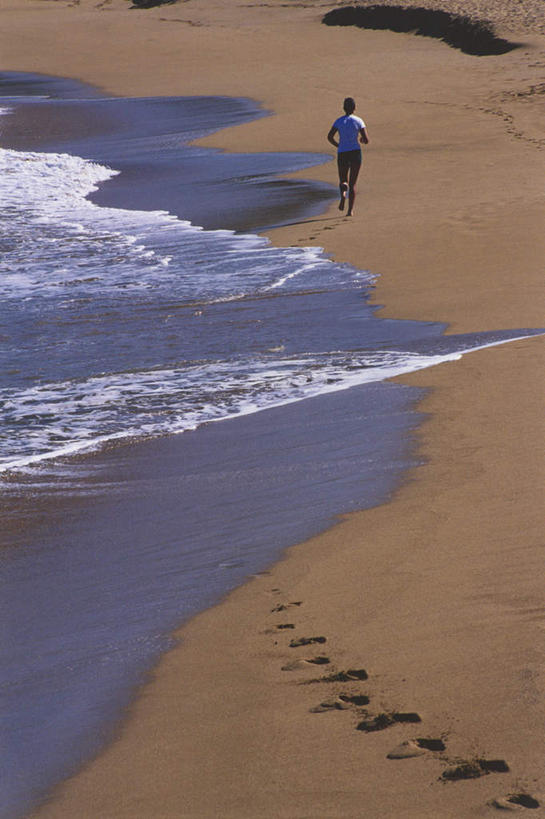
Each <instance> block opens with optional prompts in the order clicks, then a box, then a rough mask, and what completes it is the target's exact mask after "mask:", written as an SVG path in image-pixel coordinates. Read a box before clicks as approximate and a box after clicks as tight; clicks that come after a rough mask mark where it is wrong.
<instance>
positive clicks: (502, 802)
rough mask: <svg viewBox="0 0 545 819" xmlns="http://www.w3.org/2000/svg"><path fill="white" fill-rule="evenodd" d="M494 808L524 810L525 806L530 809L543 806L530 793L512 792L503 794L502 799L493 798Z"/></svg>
mask: <svg viewBox="0 0 545 819" xmlns="http://www.w3.org/2000/svg"><path fill="white" fill-rule="evenodd" d="M490 805H491V806H492V807H493V808H497V809H498V810H509V811H513V812H515V811H522V810H524V809H525V808H528V809H529V810H537V808H539V807H541V804H540V802H539V801H538V800H537V799H535V798H534V797H533V796H530V794H529V793H510V794H508V795H507V796H502V797H501V798H500V799H493V800H492V802H490Z"/></svg>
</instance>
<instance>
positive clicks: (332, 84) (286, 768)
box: [0, 0, 545, 819]
mask: <svg viewBox="0 0 545 819" xmlns="http://www.w3.org/2000/svg"><path fill="white" fill-rule="evenodd" d="M402 5H403V6H409V5H413V6H416V5H418V6H425V7H428V8H439V9H440V8H442V9H445V8H447V9H448V10H449V11H453V12H456V11H460V12H462V13H464V14H469V13H470V14H472V15H474V16H476V17H479V18H480V19H486V20H489V21H491V22H492V23H495V24H496V25H497V31H498V34H500V35H501V36H502V37H505V38H507V39H509V40H511V41H513V42H516V43H518V44H519V47H518V48H516V49H514V50H512V51H509V52H508V53H505V54H501V55H498V56H471V55H468V54H464V53H462V52H461V51H460V50H459V49H455V48H451V47H449V46H448V45H446V44H445V43H444V42H441V41H440V40H438V39H430V38H427V37H422V36H414V35H412V34H394V33H391V32H388V31H370V30H362V29H359V28H353V27H348V28H347V27H328V26H325V25H323V24H322V23H321V18H322V16H323V15H324V14H325V13H326V12H327V11H329V10H330V9H331V8H333V7H334V6H333V4H328V3H322V2H320V3H316V4H307V3H295V2H294V3H293V4H289V3H285V2H282V0H269V2H266V3H259V2H256V3H241V4H238V3H235V2H233V0H211V2H207V3H206V4H205V5H204V6H203V4H202V3H199V2H197V0H187V1H186V2H178V3H174V4H168V5H163V6H160V7H158V8H154V9H149V10H131V9H130V6H129V4H128V3H127V2H125V0H111V1H110V2H108V0H105V2H101V3H96V2H95V0H92V2H91V1H90V0H81V2H79V3H77V2H76V3H65V2H61V0H25V3H24V4H22V3H21V2H18V0H0V9H1V10H2V19H3V26H2V33H1V34H0V37H1V40H2V55H3V60H2V67H3V69H4V70H17V71H34V72H41V73H45V74H56V75H58V76H70V77H74V78H78V79H82V80H85V81H87V82H90V83H93V84H95V85H97V86H100V87H102V88H104V89H106V90H108V91H110V92H113V93H117V94H126V95H129V94H131V95H160V94H175V95H192V94H226V95H233V96H246V97H252V98H254V99H257V100H260V101H261V102H262V103H263V105H264V106H265V107H266V108H268V109H269V110H271V111H274V115H273V116H270V117H267V118H264V119H260V120H257V121H255V122H252V123H250V124H247V125H245V126H242V127H239V128H233V129H228V130H226V131H223V132H221V133H218V134H214V135H213V136H211V137H208V138H207V139H205V140H204V141H203V142H204V143H205V144H207V145H214V146H218V147H221V148H225V149H227V150H237V151H268V150H271V151H282V150H301V151H307V150H308V151H318V152H323V153H327V152H328V151H329V150H330V146H328V144H327V142H326V134H327V131H328V130H329V127H330V125H331V123H332V122H333V120H334V119H335V118H336V117H337V116H338V115H339V114H340V112H341V111H340V109H341V103H342V99H343V97H344V96H346V95H348V94H350V95H352V96H354V97H355V98H356V101H357V104H358V108H357V113H359V114H360V115H361V116H362V117H363V118H364V119H365V121H366V124H367V126H368V132H369V136H370V145H369V146H368V148H366V149H365V152H364V154H365V155H364V166H363V169H362V173H361V176H360V183H359V191H358V194H359V195H358V200H357V203H356V215H355V217H354V218H352V219H347V218H346V217H345V216H343V215H340V214H339V212H338V210H337V208H336V204H333V205H332V206H331V209H330V210H329V211H328V212H327V213H325V214H323V215H322V216H319V217H316V218H313V219H311V220H309V221H306V222H304V223H301V224H297V225H291V226H289V227H285V228H281V229H278V230H276V231H272V232H271V239H272V241H273V242H275V243H278V244H279V245H290V244H294V245H300V246H305V245H318V246H321V247H324V248H325V249H326V251H327V252H328V253H330V254H331V255H333V256H334V257H335V258H336V259H339V260H345V261H350V262H351V263H352V264H353V265H355V266H358V267H361V268H364V269H368V270H371V271H372V272H373V273H376V274H380V276H379V278H378V280H377V284H376V289H375V292H374V297H373V298H374V301H375V302H376V304H377V305H381V306H382V311H383V312H382V315H388V316H392V317H396V318H414V319H423V320H430V321H442V322H445V323H448V324H449V331H450V332H469V331H478V330H491V329H506V328H522V327H539V326H541V325H542V324H543V323H544V322H543V285H542V282H543V260H544V238H543V237H544V228H545V217H544V197H543V171H544V164H545V163H544V156H545V154H544V146H545V140H544V138H543V124H544V116H543V99H544V85H543V69H544V67H545V39H544V38H545V34H544V31H545V21H544V13H543V5H542V3H541V2H540V0H523V1H522V2H520V3H516V4H515V3H512V2H509V0H489V2H487V0H472V2H446V0H444V2H437V3H434V2H432V1H431V0H422V1H421V2H418V3H417V2H410V3H409V2H403V3H402ZM219 124H221V123H219ZM332 158H333V154H332ZM300 175H301V176H305V177H307V178H308V177H312V178H316V179H325V180H329V181H331V182H335V181H336V170H335V166H334V164H333V163H329V164H326V165H322V166H320V167H318V168H316V169H312V170H311V171H305V172H304V173H301V174H300ZM543 359H544V343H543V338H541V337H537V338H531V339H526V340H523V341H517V342H513V343H509V344H505V345H501V346H498V347H495V348H490V349H485V350H481V351H479V352H476V353H472V354H471V355H468V356H466V357H464V358H463V359H462V360H461V361H458V362H455V363H449V364H445V365H442V366H440V367H437V368H434V369H430V370H426V371H423V372H420V373H417V374H414V375H412V376H410V377H407V378H406V379H405V380H406V382H407V383H411V384H418V385H423V386H426V387H429V388H430V391H429V393H428V395H427V397H426V398H425V399H424V401H423V402H422V404H421V407H420V409H421V410H422V411H423V412H425V413H427V414H428V415H427V420H426V421H425V423H424V424H423V426H422V427H421V429H420V432H419V435H418V442H419V450H418V453H417V455H418V458H419V460H420V461H421V462H422V465H421V466H419V467H418V468H417V469H415V470H413V471H412V472H411V473H410V475H409V476H408V479H407V481H406V483H405V485H404V486H403V487H402V488H401V489H400V490H399V491H398V492H397V494H396V495H395V497H393V498H392V499H391V502H390V503H388V504H386V505H383V506H381V507H378V508H375V509H372V510H369V511H365V512H360V513H356V514H354V515H351V516H349V517H348V518H346V519H344V520H342V521H341V522H339V524H338V525H337V526H335V527H334V528H333V529H331V530H330V531H328V532H326V533H324V534H323V535H321V536H319V537H317V538H314V539H312V540H311V541H309V542H306V543H304V544H300V545H298V546H295V547H293V548H292V549H290V550H289V551H288V553H287V554H286V557H285V559H284V560H283V561H282V562H281V563H279V564H278V565H276V566H274V567H272V568H271V570H270V572H267V573H264V574H262V575H260V576H258V577H255V578H253V579H251V580H250V581H249V582H248V583H247V584H246V585H245V586H243V587H242V588H240V589H238V590H237V591H235V592H234V593H232V594H231V595H230V596H229V597H228V599H227V600H225V601H224V602H223V603H222V604H221V605H219V606H217V607H216V608H214V609H212V610H209V611H206V612H204V613H203V614H201V615H199V616H198V617H197V618H195V619H194V620H193V621H192V622H190V623H189V624H187V625H186V626H185V627H183V628H182V629H181V630H180V632H179V634H178V637H179V639H180V644H179V646H178V647H177V648H176V649H174V650H173V651H172V652H171V653H170V654H169V655H168V656H166V657H165V658H164V659H163V660H162V661H161V663H160V664H159V666H158V668H157V669H156V672H155V674H154V675H153V679H152V680H151V681H150V683H149V684H148V685H147V686H146V687H145V688H144V689H143V690H142V691H141V692H140V695H139V696H138V697H137V699H136V700H135V702H134V704H133V706H132V708H131V711H130V713H129V714H128V716H127V718H126V720H125V721H124V723H123V725H122V726H121V727H120V730H119V737H118V740H117V741H116V742H115V743H114V744H113V745H111V746H110V747H109V748H108V749H106V751H105V752H104V753H103V754H102V755H101V756H100V757H99V758H98V759H96V760H95V761H93V762H91V763H90V764H89V765H88V766H87V767H86V768H85V769H84V770H83V771H82V772H81V773H80V774H78V775H77V776H76V777H74V778H73V779H72V780H70V781H69V782H67V783H65V784H64V785H61V786H60V787H59V788H58V789H57V790H56V792H55V793H54V794H53V795H52V798H51V800H50V801H49V802H48V803H47V804H46V805H44V806H43V807H42V809H41V810H39V811H38V814H37V815H39V816H41V817H67V818H68V817H70V818H71V819H73V817H78V819H79V817H101V819H105V817H121V816H124V817H139V818H141V819H148V818H150V817H174V816H184V817H234V818H236V819H239V817H240V819H242V817H248V818H250V817H253V818H255V817H275V818H276V817H294V819H295V818H297V819H302V817H312V819H321V818H322V817H343V819H344V817H366V819H367V818H368V817H369V819H378V818H380V819H383V817H384V819H402V818H403V819H404V818H405V817H411V819H413V818H414V819H424V817H430V819H446V818H447V817H449V818H452V819H462V817H473V816H475V817H478V816H488V815H491V816H492V815H495V814H496V813H498V814H501V812H502V810H501V808H502V806H503V810H507V809H509V810H511V809H513V810H518V811H521V812H523V813H524V811H526V810H527V809H532V808H534V807H535V805H534V804H533V802H532V801H531V800H537V801H540V802H541V805H542V806H543V805H545V779H544V771H545V769H544V766H543V740H544V735H543V734H544V731H543V726H544V725H545V719H544V718H545V714H544V709H545V707H544V703H545V698H544V655H543V638H544V628H545V620H544V615H543V594H544V591H545V589H544V586H545V581H544V575H543V562H542V552H543V548H542V544H543V530H542V519H543V506H544V504H543V500H544V497H543V478H544V474H543V473H544V459H543V452H542V440H543V433H544V431H545V430H544V421H543V417H544V416H543V374H544V369H543V363H544V362H543ZM302 638H305V639H303V640H302ZM317 638H320V639H319V640H318V639H317ZM291 641H295V642H297V643H298V644H296V645H290V643H291ZM317 658H319V659H318V662H316V660H317ZM363 672H365V673H363ZM305 683H306V684H305ZM367 699H368V700H369V702H367ZM323 703H325V705H324V704H323ZM377 728H381V729H382V730H370V729H377ZM358 729H359V730H358ZM404 743H405V744H404ZM400 746H401V748H400ZM392 752H394V753H392ZM392 756H394V757H396V758H392ZM397 757H401V758H397ZM448 771H450V773H447V774H446V775H445V772H448ZM453 780H454V781H453ZM457 780H460V781H457ZM494 800H496V805H495V806H494V805H493V804H492V803H493V802H494ZM502 800H503V801H502ZM542 809H544V808H542ZM534 812H535V815H538V811H534Z"/></svg>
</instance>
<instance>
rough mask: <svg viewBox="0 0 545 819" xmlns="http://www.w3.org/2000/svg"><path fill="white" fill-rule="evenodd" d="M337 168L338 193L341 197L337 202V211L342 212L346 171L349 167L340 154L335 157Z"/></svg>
mask: <svg viewBox="0 0 545 819" xmlns="http://www.w3.org/2000/svg"><path fill="white" fill-rule="evenodd" d="M337 166H338V169H339V192H340V196H341V198H340V200H339V210H344V203H345V199H346V193H347V191H348V171H349V168H350V165H349V163H348V162H347V161H346V159H345V158H344V156H343V154H342V153H341V154H338V156H337Z"/></svg>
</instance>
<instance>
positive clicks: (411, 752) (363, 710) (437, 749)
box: [265, 589, 541, 811]
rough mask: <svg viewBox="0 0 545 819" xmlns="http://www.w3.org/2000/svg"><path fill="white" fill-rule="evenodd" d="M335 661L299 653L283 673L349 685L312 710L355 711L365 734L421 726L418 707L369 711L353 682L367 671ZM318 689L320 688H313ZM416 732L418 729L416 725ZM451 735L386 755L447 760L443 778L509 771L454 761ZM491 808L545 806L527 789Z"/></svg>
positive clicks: (281, 626)
mask: <svg viewBox="0 0 545 819" xmlns="http://www.w3.org/2000/svg"><path fill="white" fill-rule="evenodd" d="M272 591H273V592H276V593H279V592H280V590H279V589H272ZM302 605H303V602H302V601H301V600H297V601H291V602H288V603H279V604H277V605H276V606H275V607H274V608H273V609H271V612H272V613H273V614H280V613H283V612H285V611H288V610H289V609H295V608H298V607H299V606H302ZM294 630H295V623H277V624H275V625H274V626H273V627H272V628H268V629H266V631H265V633H266V634H282V632H291V631H294ZM325 643H327V638H326V637H323V636H317V637H314V636H313V637H295V636H294V637H292V639H291V640H290V641H289V647H290V648H294V649H298V648H302V647H310V646H312V647H314V646H323V645H325ZM330 664H331V659H330V658H329V656H328V655H326V654H317V655H315V656H311V657H308V656H305V657H301V656H297V657H295V658H294V659H293V660H290V661H289V662H287V663H285V664H284V665H283V666H282V667H281V668H282V671H288V672H289V671H300V670H305V669H306V670H307V671H310V670H311V669H312V670H314V671H315V672H317V673H319V672H320V671H322V672H325V673H321V674H319V676H317V677H316V676H314V677H311V678H308V679H304V680H302V682H301V684H304V685H318V684H321V683H323V684H327V683H346V684H347V686H346V687H347V689H348V690H347V692H346V693H340V694H338V695H336V696H333V697H329V698H325V699H323V700H321V701H320V702H319V703H318V704H316V705H313V706H312V707H311V708H310V709H309V710H310V712H311V713H313V714H321V713H327V712H335V711H352V712H353V713H356V714H358V716H359V717H361V719H359V721H358V723H357V724H356V730H357V731H362V732H364V733H374V732H376V731H383V730H385V729H387V728H391V727H392V726H395V725H399V724H414V725H415V726H416V725H420V724H421V723H422V717H421V716H420V714H418V713H417V712H416V711H406V712H405V711H381V712H379V713H372V712H371V711H369V710H368V709H367V706H368V705H370V698H369V696H368V695H367V694H366V693H362V692H358V693H354V692H353V689H354V685H355V684H357V683H361V682H365V681H366V680H368V674H367V671H366V670H365V669H363V668H349V669H346V670H342V671H329V673H328V671H327V669H326V666H329V665H330ZM313 690H315V689H314V688H313ZM415 733H416V729H415ZM445 740H446V736H441V737H436V738H431V737H427V736H416V737H414V738H413V739H407V740H404V741H403V742H401V743H400V744H399V745H397V746H396V747H395V748H393V749H392V750H391V751H390V752H389V753H388V754H387V755H386V758H387V759H391V760H401V759H411V758H414V757H419V756H424V755H426V754H436V755H437V756H438V758H440V759H441V760H443V761H444V762H445V764H446V765H447V767H446V768H445V770H444V771H443V773H442V774H441V776H440V777H439V779H440V780H441V781H442V782H445V783H446V782H455V781H461V780H467V779H476V778H478V777H481V776H486V775H488V774H493V773H498V774H499V773H507V772H508V771H509V770H510V769H509V765H508V764H507V762H505V760H503V759H456V760H452V759H449V757H448V755H447V753H446V752H447V746H446V742H445ZM490 806H491V807H494V808H497V809H498V810H507V811H513V810H514V811H519V810H524V809H525V808H526V809H529V810H532V809H536V808H539V807H541V804H540V802H539V801H538V800H537V799H535V798H534V797H533V796H531V795H530V794H528V793H524V792H520V793H509V794H507V795H506V796H503V797H500V798H498V799H494V800H493V801H492V802H490Z"/></svg>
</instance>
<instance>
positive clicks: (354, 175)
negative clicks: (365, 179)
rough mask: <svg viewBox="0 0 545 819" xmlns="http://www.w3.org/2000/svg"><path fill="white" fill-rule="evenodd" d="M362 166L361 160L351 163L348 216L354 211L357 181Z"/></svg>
mask: <svg viewBox="0 0 545 819" xmlns="http://www.w3.org/2000/svg"><path fill="white" fill-rule="evenodd" d="M360 168H361V162H352V163H351V165H350V176H349V180H348V213H347V214H346V215H347V216H352V214H353V212H354V203H355V201H356V182H357V181H358V175H359V172H360Z"/></svg>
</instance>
